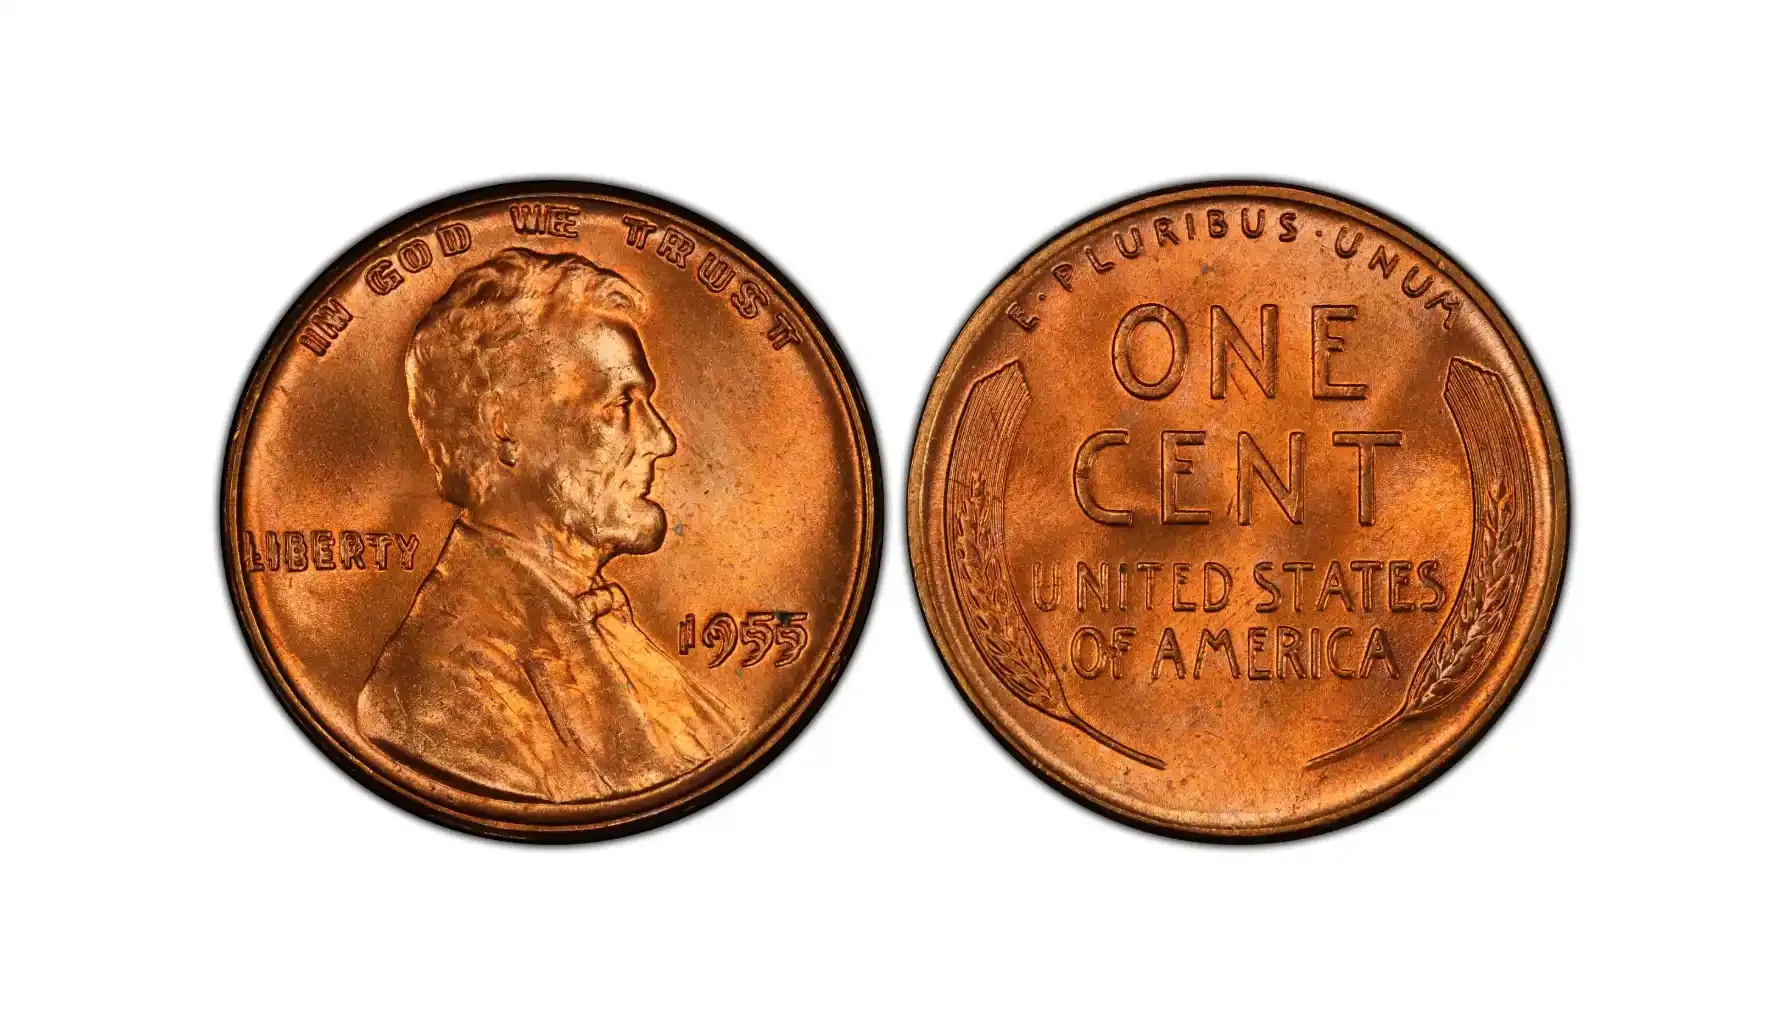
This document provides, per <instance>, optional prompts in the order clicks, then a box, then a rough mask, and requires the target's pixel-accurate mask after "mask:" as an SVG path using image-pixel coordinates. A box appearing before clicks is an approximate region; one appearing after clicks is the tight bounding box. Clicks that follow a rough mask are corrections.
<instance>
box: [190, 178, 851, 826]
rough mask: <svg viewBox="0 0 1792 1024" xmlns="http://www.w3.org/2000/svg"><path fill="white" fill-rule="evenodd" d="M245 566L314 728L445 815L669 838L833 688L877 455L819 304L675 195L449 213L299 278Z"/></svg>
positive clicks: (275, 661) (475, 207) (255, 601)
mask: <svg viewBox="0 0 1792 1024" xmlns="http://www.w3.org/2000/svg"><path fill="white" fill-rule="evenodd" d="M224 498H225V506H224V544H225V557H226V560H227V567H228V571H229V576H230V582H231V587H232V592H233V594H234V596H235V598H236V602H237V608H238V611H239V613H240V615H241V618H242V621H243V625H244V628H245V631H246V633H247V635H248V637H249V640H250V642H251V645H252V647H253V648H254V651H255V654H256V656H257V658H258V660H259V661H260V663H261V666H262V668H263V670H264V671H265V673H266V675H267V677H268V679H269V681H270V683H271V684H272V685H273V687H274V689H275V691H276V693H277V694H278V695H279V696H280V698H281V699H282V700H283V701H284V702H285V703H286V705H287V707H288V709H289V710H290V711H291V712H292V714H293V715H294V717H295V718H296V719H297V720H298V721H299V723H300V724H301V725H302V726H303V727H304V728H305V729H306V731H307V732H308V733H309V734H310V735H311V737H312V738H313V739H314V740H315V741H316V742H317V743H318V744H319V745H320V746H321V747H322V748H323V749H324V750H325V751H326V752H328V753H329V754H330V755H331V756H332V757H333V758H335V759H336V760H337V761H338V763H340V764H342V765H343V766H344V767H345V768H346V769H347V770H348V771H350V772H351V773H352V774H353V775H354V776H355V777H356V778H357V779H359V780H360V781H362V782H363V783H365V784H366V785H368V786H369V787H371V788H373V789H374V790H376V791H377V792H379V793H380V794H381V795H383V796H386V797H388V798H390V799H393V800H395V801H397V802H399V803H401V804H403V805H404V806H406V807H409V808H411V809H413V810H416V811H418V812H420V813H422V814H425V815H427V816H429V817H430V818H432V819H434V820H437V821H440V822H443V823H446V824H449V825H452V826H455V827H457V828H463V829H467V830H470V831H475V832H480V833H485V834H490V835H499V836H505V837H511V838H529V839H576V838H590V837H594V836H598V835H604V834H610V833H614V832H619V831H629V830H634V829H639V828H643V827H647V826H650V825H653V824H657V823H659V822H662V821H665V820H668V819H669V818H671V817H673V816H676V815H677V814H679V813H682V812H684V811H687V810H689V809H691V808H692V807H694V806H697V805H698V804H700V803H702V802H703V801H705V800H707V799H709V798H712V797H714V796H716V795H718V794H720V793H721V792H723V791H724V790H725V789H726V788H727V787H728V786H730V785H731V784H733V783H735V782H737V781H739V780H740V779H741V778H743V777H745V775H747V774H748V773H750V772H751V771H752V770H753V768H754V767H756V766H757V765H758V764H760V763H762V762H763V761H764V760H765V759H766V758H767V757H769V756H770V755H771V754H772V753H773V752H774V751H775V750H776V749H777V748H778V746H779V744H780V742H781V741H782V740H784V739H786V738H787V737H788V736H789V735H790V734H791V733H792V732H793V730H795V729H796V728H798V727H799V726H800V724H801V723H802V722H803V721H804V720H805V719H806V716H807V714H808V713H809V712H811V711H812V710H813V709H814V707H815V705H816V704H817V702H818V701H819V700H820V699H821V697H822V695H823V694H824V693H825V691H826V690H827V688H828V687H829V685H831V683H832V681H833V680H834V679H835V678H836V677H837V675H838V674H839V672H840V669H841V665H842V662H843V659H844V658H845V657H846V655H847V653H848V651H849V649H850V647H851V645H852V642H853V640H854V638H855V637H856V634H857V630H858V627H859V623H860V618H861V616H862V614H863V611H864V608H865V604H866V598H867V597H868V593H869V589H870V586H871V582H872V575H873V571H874V565H875V558H876V550H877V546H878V543H877V538H878V515H877V488H876V482H875V456H874V451H873V447H872V440H871V437H870V433H869V428H868V425H867V420H866V416H865V411H864V408H863V405H862V403H861V401H860V399H859V397H858V395H857V392H856V390H855V387H854V385H853V383H852V381H851V378H850V375H849V373H848V371H847V368H846V367H845V365H844V362H843V360H842V358H841V355H840V353H839V352H838V350H837V349H836V348H835V346H834V343H833V341H832V340H831V338H830V337H829V336H828V334H827V333H826V330H825V328H824V326H823V325H822V323H821V322H820V320H819V318H818V317H816V316H815V315H814V314H813V313H812V312H811V311H810V310H809V308H808V306H807V305H806V303H805V302H804V300H803V299H802V297H801V296H800V295H799V294H798V293H797V292H796V290H795V289H794V287H793V286H791V285H790V284H789V283H788V282H787V281H785V280H784V279H783V278H782V276H781V275H780V274H779V273H778V272H777V270H776V269H775V268H773V267H771V266H770V265H769V264H767V263H766V262H765V261H764V260H763V259H762V258H761V257H759V256H758V255H757V254H755V253H753V252H752V251H751V250H750V249H748V248H747V247H746V246H745V245H744V243H741V242H740V241H738V240H737V239H734V238H733V237H732V236H730V235H729V234H727V233H726V232H725V231H724V230H722V229H720V228H718V227H716V226H714V225H711V224H709V223H708V222H706V221H704V220H702V219H701V218H699V217H697V216H696V215H694V214H691V213H689V212H688V211H683V210H681V209H678V208H676V207H674V206H672V205H670V204H668V203H665V202H663V201H660V200H657V199H654V198H652V197H650V196H645V195H640V194H636V193H632V192H627V191H624V190H614V189H608V188H603V187H599V186H594V185H585V184H580V183H521V184H518V185H514V186H498V187H495V188H491V189H483V190H480V191H478V192H473V193H466V194H464V195H461V196H455V197H450V198H448V199H445V200H442V201H440V202H438V203H434V204H431V205H430V206H428V207H425V208H423V209H420V210H417V211H414V212H413V213H411V214H407V215H405V216H404V217H401V218H399V219H398V220H396V221H394V222H393V223H392V224H390V225H387V226H386V227H384V228H382V229H380V230H379V231H377V232H375V233H374V234H373V235H372V236H370V237H369V238H368V239H366V240H364V241H363V242H361V243H360V244H358V245H356V246H355V247H354V248H353V249H352V250H350V251H349V252H348V253H347V254H346V255H345V256H344V257H343V258H342V259H341V260H339V261H338V262H337V263H336V264H335V265H334V266H332V267H331V268H330V269H329V270H327V271H325V272H324V274H323V275H321V276H320V278H319V279H318V280H317V281H316V282H315V283H314V284H313V286H312V287H311V288H310V289H309V290H307V292H306V293H305V294H304V296H303V297H301V298H300V300H299V301H298V302H297V303H295V305H294V307H293V309H292V310H291V312H290V313H289V315H288V316H287V318H286V319H285V321H284V322H283V323H282V324H281V326H280V328H279V329H278V330H277V331H276V332H275V334H274V336H273V337H272V339H271V340H270V341H269V343H268V347H267V349H266V351H265V352H264V354H263V356H262V358H261V360H260V362H259V364H258V365H257V367H256V369H255V371H254V374H253V376H252V378H251V380H250V383H249V385H248V387H247V389H246V391H245V394H244V396H243V401H242V406H241V411H240V414H239V417H238V420H237V424H236V428H235V430H234V432H233V434H232V437H231V440H230V449H229V453H228V456H227V465H226V479H225V488H224Z"/></svg>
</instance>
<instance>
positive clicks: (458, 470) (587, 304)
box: [404, 249, 643, 508]
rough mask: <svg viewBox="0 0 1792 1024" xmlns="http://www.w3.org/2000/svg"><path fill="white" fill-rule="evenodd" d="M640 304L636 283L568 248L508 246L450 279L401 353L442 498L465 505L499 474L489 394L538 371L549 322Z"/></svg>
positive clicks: (630, 313)
mask: <svg viewBox="0 0 1792 1024" xmlns="http://www.w3.org/2000/svg"><path fill="white" fill-rule="evenodd" d="M642 305H643V303H642V299H641V293H640V292H638V291H636V290H635V286H634V285H632V284H629V283H628V282H627V281H626V280H624V279H623V278H622V277H621V276H620V275H618V274H617V273H615V272H614V271H610V270H605V269H603V268H601V267H599V266H597V265H596V264H594V263H592V262H591V261H590V260H587V259H585V258H584V257H582V256H575V255H571V254H567V255H561V256H544V255H542V254H541V253H537V252H530V251H529V250H527V249H506V250H504V251H503V252H501V253H499V254H498V255H497V256H494V257H493V258H491V259H489V260H487V261H486V262H484V263H481V264H480V265H479V266H477V267H473V268H472V269H470V270H468V271H466V272H464V273H462V274H461V275H460V276H459V277H457V278H455V279H454V283H453V284H452V285H450V286H449V287H448V291H447V292H446V293H445V294H444V295H443V296H442V297H441V298H440V299H437V300H436V303H435V305H433V306H431V307H430V308H429V312H427V313H425V314H423V318H422V319H421V320H419V321H417V330H416V332H415V333H414V334H412V335H411V346H410V349H409V350H408V351H407V352H406V353H405V358H404V378H405V384H406V386H407V387H408V388H409V391H410V411H411V425H412V426H413V427H415V428H416V430H417V440H418V441H419V442H421V443H422V445H423V450H424V451H425V452H426V453H427V454H428V455H429V461H430V464H431V465H433V466H434V467H435V471H436V482H437V484H438V485H439V486H440V487H441V490H442V497H443V498H446V499H447V500H449V501H451V502H454V503H455V504H457V505H460V506H461V507H463V508H465V507H469V506H473V505H476V504H478V503H479V501H480V500H481V499H483V498H484V497H485V493H486V489H487V488H488V487H489V486H490V483H491V479H492V476H493V474H494V473H496V472H497V471H498V465H497V455H498V450H497V438H496V436H495V434H494V433H493V418H492V416H491V411H492V406H491V400H492V399H493V398H495V397H496V396H498V395H501V394H502V393H503V392H504V391H505V390H506V389H508V388H510V387H512V386H514V385H518V384H522V383H523V382H524V381H526V380H527V379H528V378H529V377H530V376H531V375H533V374H534V373H535V372H538V371H539V369H540V367H541V362H540V361H541V359H542V358H543V357H544V356H545V355H546V353H547V350H548V346H547V345H546V344H545V339H544V338H543V332H544V331H546V330H549V329H550V328H549V327H548V325H549V324H550V323H552V324H554V325H556V326H559V325H563V324H568V323H575V322H578V321H580V320H583V319H587V318H590V317H597V318H600V319H605V320H609V321H612V322H615V323H619V324H625V325H632V324H633V321H634V319H635V317H636V316H638V315H639V313H640V312H641V309H642Z"/></svg>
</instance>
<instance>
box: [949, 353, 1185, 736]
mask: <svg viewBox="0 0 1792 1024" xmlns="http://www.w3.org/2000/svg"><path fill="white" fill-rule="evenodd" d="M1028 400H1029V398H1028V393H1027V387H1026V378H1025V377H1024V376H1022V375H1021V371H1020V364H1019V363H1018V362H1010V363H1008V364H1006V365H1004V366H1003V367H1001V368H1000V369H998V370H996V371H995V372H993V373H991V374H989V375H987V376H985V377H983V378H981V379H979V380H978V381H977V383H976V384H974V385H973V386H972V387H971V393H970V396H969V398H967V399H966V401H965V407H964V410H963V411H962V412H961V413H960V414H959V419H958V426H957V429H956V430H955V431H954V432H953V437H952V448H951V452H950V455H949V456H948V460H947V472H946V478H947V482H946V504H947V510H946V552H947V559H946V562H947V566H948V569H949V572H950V574H951V577H952V589H953V592H954V593H956V594H957V596H958V603H959V608H960V610H961V611H962V612H963V613H964V621H965V626H966V628H967V630H968V631H969V633H970V634H971V640H972V642H973V643H974V644H975V645H976V647H977V652H978V653H979V654H981V655H982V656H983V661H984V663H985V664H986V665H988V666H989V668H990V671H991V672H993V673H995V676H996V679H997V680H999V681H1000V682H1001V684H1002V686H1003V687H1004V688H1005V689H1007V690H1008V692H1009V693H1012V694H1013V695H1014V696H1015V697H1017V698H1019V699H1020V700H1021V701H1022V702H1023V703H1025V704H1026V705H1027V706H1028V707H1030V708H1033V709H1035V710H1037V711H1040V712H1043V713H1044V714H1046V715H1049V716H1051V717H1052V718H1055V719H1057V720H1058V721H1060V722H1064V723H1066V724H1068V725H1072V726H1075V727H1076V728H1077V729H1080V730H1082V732H1084V733H1085V734H1087V735H1088V736H1089V737H1090V738H1091V739H1093V740H1095V741H1096V742H1098V743H1100V744H1102V745H1103V746H1106V747H1108V748H1109V749H1111V750H1114V751H1115V752H1117V753H1120V754H1123V755H1125V756H1126V757H1129V758H1132V759H1133V760H1135V761H1138V762H1139V763H1141V764H1146V765H1150V766H1151V767H1153V768H1159V769H1161V768H1162V767H1163V766H1164V762H1163V761H1162V760H1161V759H1159V758H1156V757H1153V756H1151V755H1150V754H1146V753H1142V752H1140V751H1137V750H1134V749H1133V748H1131V747H1129V746H1127V745H1126V744H1124V743H1121V742H1120V741H1119V740H1116V739H1114V738H1113V737H1111V736H1109V735H1107V734H1106V733H1103V732H1101V731H1100V730H1099V729H1096V728H1095V727H1094V726H1092V725H1090V724H1089V723H1088V722H1086V721H1084V720H1083V718H1082V716H1080V715H1078V714H1077V713H1076V711H1075V710H1074V709H1072V708H1071V706H1070V702H1069V700H1068V699H1067V698H1066V697H1065V695H1064V684H1063V680H1061V679H1060V678H1059V676H1058V673H1057V669H1056V668H1054V667H1053V665H1052V663H1051V659H1050V658H1049V657H1048V656H1047V654H1046V652H1045V645H1044V644H1043V643H1041V642H1040V640H1039V635H1038V634H1037V633H1035V632H1034V631H1033V625H1032V623H1030V622H1028V621H1027V616H1026V611H1025V609H1024V608H1022V606H1021V602H1020V596H1019V595H1018V594H1017V593H1016V592H1015V589H1014V581H1013V580H1012V579H1011V578H1010V577H1009V575H1008V568H1007V553H1006V550H1005V544H1004V540H1003V535H1002V523H1003V517H1004V512H1005V507H1004V506H1005V502H1004V491H1005V490H1006V488H1007V470H1008V453H1009V451H1010V449H1011V448H1012V446H1013V441H1014V432H1015V429H1016V428H1017V427H1018V425H1019V422H1020V416H1021V414H1022V413H1023V412H1024V411H1025V409H1026V405H1027V402H1028Z"/></svg>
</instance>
